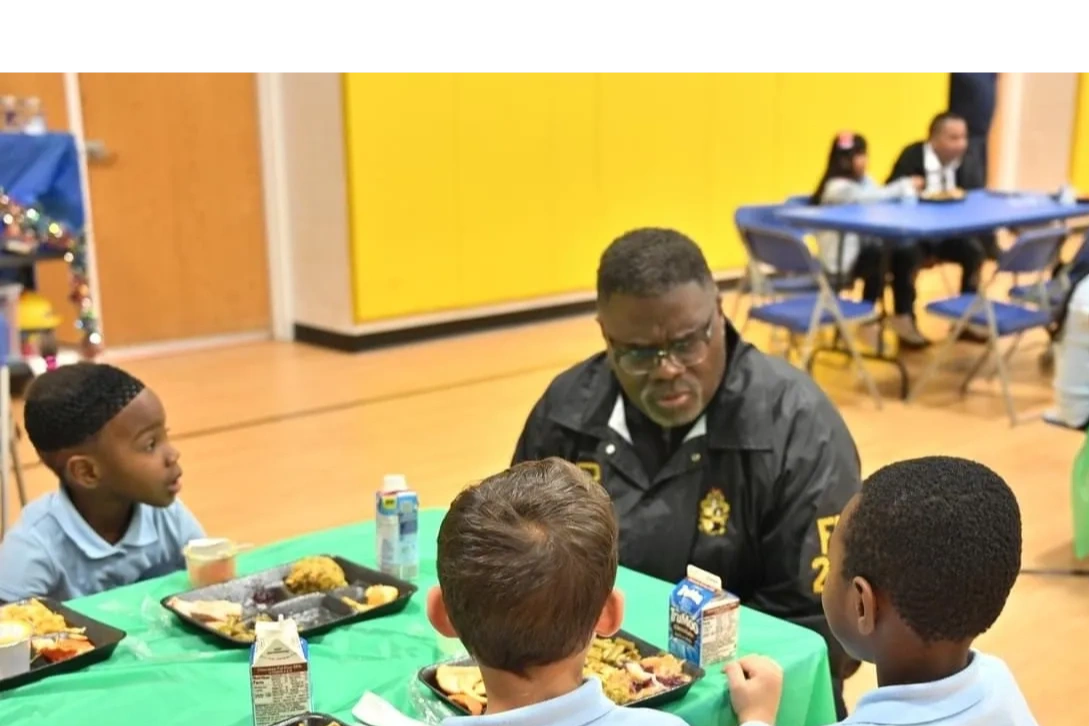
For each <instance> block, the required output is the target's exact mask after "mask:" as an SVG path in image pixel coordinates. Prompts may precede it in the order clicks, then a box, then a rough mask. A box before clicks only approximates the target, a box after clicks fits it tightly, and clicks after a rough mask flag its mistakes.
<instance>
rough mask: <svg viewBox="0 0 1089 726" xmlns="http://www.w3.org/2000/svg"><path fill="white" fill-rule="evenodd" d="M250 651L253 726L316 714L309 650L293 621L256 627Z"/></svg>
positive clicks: (281, 619)
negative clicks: (311, 684) (312, 693)
mask: <svg viewBox="0 0 1089 726" xmlns="http://www.w3.org/2000/svg"><path fill="white" fill-rule="evenodd" d="M254 635H255V638H254V643H253V645H252V646H251V647H250V692H251V696H252V700H253V726H270V725H271V724H276V723H280V722H281V721H286V720H287V719H289V718H292V717H294V716H298V715H300V714H304V713H309V712H310V711H311V710H313V707H312V705H311V699H310V649H309V647H308V646H307V643H306V640H305V639H304V638H301V637H299V629H298V626H296V624H295V621H294V620H290V619H288V620H284V619H283V616H281V617H280V619H279V620H277V621H275V622H263V621H257V622H256V623H254Z"/></svg>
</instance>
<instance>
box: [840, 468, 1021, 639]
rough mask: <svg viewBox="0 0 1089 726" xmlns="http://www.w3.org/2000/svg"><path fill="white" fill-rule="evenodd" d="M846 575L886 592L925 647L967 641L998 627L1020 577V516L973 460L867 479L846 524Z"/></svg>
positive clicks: (1009, 495) (997, 482)
mask: <svg viewBox="0 0 1089 726" xmlns="http://www.w3.org/2000/svg"><path fill="white" fill-rule="evenodd" d="M845 524H846V526H847V530H846V532H845V533H844V540H843V542H844V555H843V557H844V559H843V575H844V576H845V577H846V578H847V579H848V580H849V579H850V578H853V577H856V576H857V577H864V578H866V579H867V580H868V581H869V582H870V585H871V587H873V589H874V591H875V592H879V593H884V594H885V595H886V596H887V597H888V598H889V600H890V601H891V602H892V606H893V607H894V608H895V609H896V611H897V612H898V613H899V615H900V618H901V619H902V620H903V621H904V623H906V624H907V626H908V627H909V628H911V630H912V631H914V632H915V634H916V635H918V636H919V638H920V639H922V640H923V641H924V642H927V643H933V642H938V641H950V642H962V641H964V640H967V639H971V638H974V637H976V636H977V635H979V634H981V633H983V632H985V631H987V630H988V629H989V628H990V627H991V626H992V625H993V624H994V622H995V620H997V619H998V616H999V614H1000V613H1001V612H1002V608H1003V607H1004V606H1005V604H1006V598H1007V597H1008V596H1009V594H1010V590H1011V589H1012V588H1013V583H1014V581H1015V580H1016V579H1017V574H1018V572H1019V571H1020V569H1021V510H1020V508H1019V507H1018V505H1017V499H1016V497H1014V495H1013V491H1011V490H1010V487H1009V486H1008V485H1007V484H1006V482H1005V481H1004V480H1003V479H1002V477H1000V476H999V475H998V474H996V473H995V472H994V471H992V470H991V469H989V468H987V467H986V466H984V465H983V464H979V463H977V462H974V461H969V460H967V459H959V458H955V457H949V456H927V457H923V458H920V459H911V460H908V461H900V462H896V463H895V464H890V465H889V466H886V467H884V468H882V469H879V470H878V471H876V472H874V473H873V474H871V475H870V477H869V478H868V479H867V480H866V481H865V483H864V484H863V486H862V492H861V494H860V495H859V499H858V504H857V506H856V508H855V510H854V513H853V514H852V515H851V516H850V518H849V519H848V520H847V521H846V522H845Z"/></svg>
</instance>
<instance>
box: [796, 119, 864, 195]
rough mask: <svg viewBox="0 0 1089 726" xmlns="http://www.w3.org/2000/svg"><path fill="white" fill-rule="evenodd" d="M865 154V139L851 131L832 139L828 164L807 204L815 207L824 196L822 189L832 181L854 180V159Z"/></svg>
mask: <svg viewBox="0 0 1089 726" xmlns="http://www.w3.org/2000/svg"><path fill="white" fill-rule="evenodd" d="M865 153H866V137H865V136H863V135H862V134H856V133H854V132H853V131H843V132H840V133H839V134H836V138H834V139H832V148H831V150H830V151H829V152H828V163H827V164H825V167H824V174H823V175H822V176H821V183H820V184H818V185H817V191H815V192H813V196H812V197H810V198H809V203H810V204H812V205H814V206H817V205H819V204H820V203H821V197H823V196H824V188H825V187H826V186H828V182H830V181H832V180H833V179H854V178H855V171H854V159H855V157H856V156H858V155H859V154H865Z"/></svg>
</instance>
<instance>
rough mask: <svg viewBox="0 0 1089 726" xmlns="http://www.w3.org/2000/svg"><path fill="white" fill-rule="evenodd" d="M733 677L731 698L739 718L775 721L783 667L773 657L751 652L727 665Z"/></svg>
mask: <svg viewBox="0 0 1089 726" xmlns="http://www.w3.org/2000/svg"><path fill="white" fill-rule="evenodd" d="M723 670H724V672H725V673H726V678H728V679H729V681H730V702H731V703H733V706H734V711H735V712H736V713H737V720H738V721H739V722H740V723H742V724H744V723H746V722H748V721H756V722H758V723H765V724H774V723H775V715H776V713H777V712H778V711H779V699H780V698H782V695H783V669H782V668H780V667H779V664H778V663H776V662H775V661H773V660H772V659H771V658H766V657H764V656H762V655H747V656H745V657H744V658H741V659H739V660H735V661H733V662H732V663H727V664H726V668H725V669H723Z"/></svg>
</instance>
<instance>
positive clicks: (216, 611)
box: [166, 597, 242, 623]
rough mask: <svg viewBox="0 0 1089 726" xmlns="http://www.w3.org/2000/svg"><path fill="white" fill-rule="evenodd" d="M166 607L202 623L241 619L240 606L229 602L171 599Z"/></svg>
mask: <svg viewBox="0 0 1089 726" xmlns="http://www.w3.org/2000/svg"><path fill="white" fill-rule="evenodd" d="M166 604H167V606H168V607H170V608H173V609H174V610H176V611H177V612H179V613H181V614H182V615H184V616H186V617H187V618H192V619H193V620H197V621H199V622H202V623H216V622H225V621H227V620H230V619H231V618H241V617H242V605H241V604H240V603H236V602H231V601H229V600H193V601H192V602H190V601H187V600H181V599H179V598H176V597H172V598H170V599H169V600H168V601H167V603H166Z"/></svg>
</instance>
